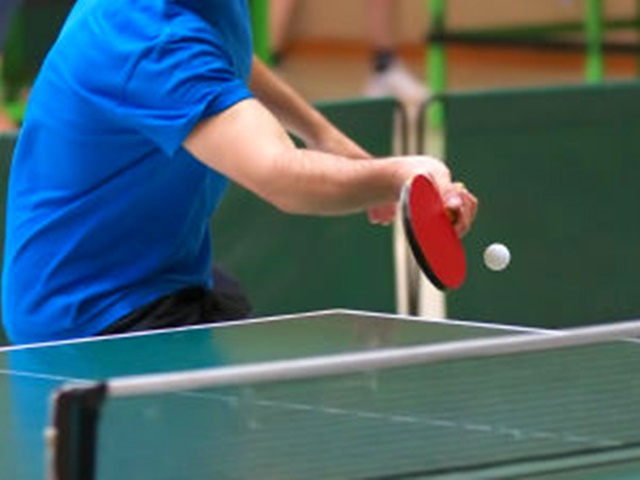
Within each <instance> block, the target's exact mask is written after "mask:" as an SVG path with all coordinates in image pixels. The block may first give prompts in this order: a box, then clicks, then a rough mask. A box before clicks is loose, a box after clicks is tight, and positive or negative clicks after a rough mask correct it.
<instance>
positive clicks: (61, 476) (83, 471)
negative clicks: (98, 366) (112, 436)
mask: <svg viewBox="0 0 640 480" xmlns="http://www.w3.org/2000/svg"><path fill="white" fill-rule="evenodd" d="M107 390H108V389H107V384H106V383H105V382H94V383H83V384H74V385H68V386H64V387H62V388H61V389H59V390H57V391H56V392H55V393H54V394H53V396H52V399H51V402H52V414H51V421H50V424H49V427H48V428H47V431H46V432H45V437H46V452H47V463H48V468H49V471H48V477H47V478H48V479H49V480H94V479H95V475H96V447H97V442H98V422H99V419H100V410H101V408H102V404H103V403H104V399H105V397H106V395H107Z"/></svg>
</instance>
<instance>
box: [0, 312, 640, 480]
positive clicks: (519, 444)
mask: <svg viewBox="0 0 640 480" xmlns="http://www.w3.org/2000/svg"><path fill="white" fill-rule="evenodd" d="M595 328H596V329H597V328H599V327H595ZM636 328H637V325H636ZM639 331H640V330H639ZM625 332H627V333H628V331H627V330H625ZM561 336H562V335H561V334H558V332H555V331H542V330H532V329H526V328H519V327H508V326H501V325H492V324H488V323H473V322H460V321H452V320H428V319H421V318H415V317H406V316H398V315H388V314H376V313H371V312H360V311H349V310H331V311H323V312H312V313H306V314H300V315H287V316H281V317H273V318H264V319H254V320H248V321H245V322H232V323H226V324H219V325H216V326H203V327H195V328H186V329H178V330H169V331H159V332H153V333H142V334H134V335H123V336H116V337H108V338H106V337H104V338H97V339H86V340H78V341H68V342H60V343H51V344H44V345H33V346H22V347H8V348H5V349H3V350H1V351H0V369H1V374H2V379H1V381H0V382H1V383H0V432H2V433H1V435H2V441H1V443H0V478H7V479H20V480H31V479H42V478H46V475H47V471H48V467H47V461H46V460H45V459H46V458H47V451H48V449H47V442H46V441H45V437H46V435H45V432H49V433H51V430H50V427H49V429H48V425H49V420H50V418H51V415H50V412H51V398H52V394H53V392H54V391H58V390H59V389H60V388H61V387H62V386H63V385H69V384H71V385H75V384H78V385H83V384H85V383H87V381H95V380H98V381H102V380H103V379H110V378H114V377H119V378H120V377H122V378H125V379H126V378H130V376H134V377H135V378H140V377H138V376H140V375H143V377H142V378H147V377H156V376H162V375H175V374H176V373H177V374H183V373H184V374H185V375H188V372H200V371H202V372H229V373H231V374H232V375H231V377H230V378H232V379H234V380H238V379H239V378H240V377H242V375H241V374H243V373H247V371H249V370H252V369H255V367H258V368H259V367H261V366H267V367H269V366H273V365H275V366H276V367H277V369H280V370H282V366H283V365H286V364H289V365H293V364H296V363H298V364H302V365H303V366H305V365H306V367H309V365H311V363H309V362H314V361H323V360H327V359H328V360H329V362H331V361H332V359H341V358H347V359H351V360H353V359H356V360H358V359H362V358H364V357H376V358H378V359H380V358H382V359H383V360H384V359H385V358H387V357H390V356H393V355H397V354H398V353H400V354H402V355H405V354H406V353H407V352H409V351H416V352H423V351H425V349H427V350H428V349H431V350H432V353H433V351H437V352H440V353H442V352H445V354H444V356H442V355H441V358H440V360H438V361H435V362H431V363H428V364H423V363H422V362H417V363H416V362H413V363H410V364H407V365H406V366H402V365H392V366H391V368H380V364H376V363H375V362H373V363H372V364H371V367H370V368H367V367H365V368H361V367H358V368H355V369H351V370H346V371H345V372H343V373H338V374H336V373H335V372H334V373H327V374H325V375H320V374H317V372H316V373H315V374H314V373H313V372H312V370H313V369H309V372H311V373H310V375H309V376H308V378H305V377H304V376H302V377H300V375H298V376H296V377H295V378H293V377H291V378H284V379H283V380H280V381H278V380H277V379H275V380H274V379H271V380H269V381H259V380H255V379H254V380H253V381H249V380H248V381H243V380H238V381H232V382H228V384H224V382H223V383H222V384H219V385H217V386H215V387H213V388H206V389H202V388H198V389H185V390H183V391H171V392H166V393H160V394H153V393H148V392H147V393H143V394H142V395H140V396H137V397H126V398H118V399H107V400H105V402H104V404H103V406H102V409H101V412H100V421H99V435H98V439H97V444H98V446H97V453H96V472H95V474H96V476H95V478H97V479H101V480H110V479H123V478H127V479H135V480H146V479H154V480H157V479H178V478H180V479H182V478H189V479H191V480H198V479H227V478H229V479H245V478H251V479H257V478H259V479H347V478H348V479H356V478H357V479H409V478H411V479H413V478H438V479H465V478H476V479H477V478H490V479H494V478H531V479H533V478H545V479H550V478H551V479H554V480H574V479H588V480H600V479H608V480H610V479H631V478H640V408H639V407H638V405H639V404H640V345H638V344H637V343H636V342H635V341H634V340H630V339H628V335H627V334H626V333H625V334H624V335H622V336H621V339H613V340H612V341H602V342H597V343H596V344H589V345H586V346H582V345H577V346H576V345H569V346H566V347H564V348H552V349H549V350H545V351H542V352H541V351H529V349H528V348H526V345H528V341H529V340H531V339H533V340H535V341H536V342H537V341H539V340H540V338H541V337H544V339H546V338H548V339H550V341H552V342H554V341H557V339H558V338H559V337H561ZM533 337H535V338H533ZM634 337H635V336H634ZM616 338H617V337H616ZM519 339H524V342H523V343H522V346H524V347H525V348H523V349H522V351H521V352H515V353H514V352H511V353H508V354H496V355H487V354H486V351H485V350H486V349H485V348H484V347H486V346H487V345H488V344H490V343H492V342H493V343H495V344H496V346H498V347H500V345H506V344H508V342H514V341H515V342H517V341H518V340H519ZM467 345H475V346H479V347H480V350H476V351H475V353H470V354H469V355H462V356H458V357H451V356H450V355H449V352H451V351H452V349H453V350H455V347H458V349H460V347H462V350H463V351H464V350H465V349H466V346H467ZM467 350H468V349H467ZM469 351H470V352H471V350H469ZM483 352H484V353H483ZM503 353H504V352H503ZM387 360H388V358H387ZM305 362H307V363H305ZM376 365H378V366H376ZM306 367H305V368H306ZM299 370H300V369H298V373H299ZM235 372H238V374H239V375H238V376H236V375H235ZM247 378H248V377H247ZM49 440H51V438H49Z"/></svg>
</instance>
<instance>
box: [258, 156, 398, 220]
mask: <svg viewBox="0 0 640 480" xmlns="http://www.w3.org/2000/svg"><path fill="white" fill-rule="evenodd" d="M397 167H398V165H397V161H396V160H394V159H384V160H379V161H376V162H353V161H350V160H349V159H347V158H345V157H340V156H336V155H331V154H326V153H321V152H316V151H311V150H304V149H297V148H294V147H288V148H283V149H282V150H281V151H280V152H278V153H274V154H273V156H272V157H271V159H270V160H269V161H268V162H267V163H266V164H265V166H264V169H263V170H262V171H261V172H260V173H258V174H257V175H256V177H255V180H254V181H255V183H253V184H251V185H247V187H248V188H250V189H252V190H253V191H254V192H256V193H257V194H258V195H260V196H261V197H263V198H264V199H265V200H267V201H268V202H269V203H271V204H272V205H274V206H276V207H277V208H279V209H280V210H282V211H285V212H287V213H293V214H313V215H346V214H350V213H356V212H361V211H364V210H366V209H368V208H371V207H374V206H377V205H381V204H388V203H393V202H395V201H397V199H398V197H399V194H400V189H401V187H402V185H403V183H404V177H403V176H402V174H401V172H399V170H398V168H397Z"/></svg>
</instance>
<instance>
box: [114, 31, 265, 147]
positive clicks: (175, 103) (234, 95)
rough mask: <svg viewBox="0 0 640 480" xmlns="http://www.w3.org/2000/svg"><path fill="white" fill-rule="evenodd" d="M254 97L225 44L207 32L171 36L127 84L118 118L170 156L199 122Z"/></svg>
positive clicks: (138, 65)
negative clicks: (235, 67) (237, 70)
mask: <svg viewBox="0 0 640 480" xmlns="http://www.w3.org/2000/svg"><path fill="white" fill-rule="evenodd" d="M251 96H252V94H251V92H250V90H249V88H248V86H247V84H246V81H245V80H244V79H243V78H242V77H241V76H240V75H239V74H238V73H237V72H236V69H234V66H233V59H232V57H231V56H230V54H229V53H228V52H227V51H226V49H225V44H224V41H223V40H222V39H221V38H220V37H218V36H217V35H216V34H215V31H213V30H211V29H209V28H208V27H206V26H201V27H198V28H191V29H189V31H188V32H187V33H182V32H169V33H167V34H166V35H165V37H164V38H163V39H162V41H160V42H157V43H156V44H155V45H154V46H153V47H152V48H150V49H149V50H148V51H147V52H146V54H145V55H141V56H140V58H139V59H138V61H137V63H136V65H135V66H134V68H132V70H131V74H130V76H129V77H128V78H127V79H126V82H125V86H124V89H123V92H122V95H121V101H120V103H119V107H118V108H119V110H121V111H120V112H119V114H120V115H121V118H123V119H125V121H126V122H128V123H130V124H131V126H132V127H133V128H135V129H136V130H138V131H140V132H141V133H142V134H143V135H145V136H147V137H148V138H150V139H151V140H152V141H153V142H155V143H156V144H157V145H158V146H159V147H160V148H162V149H163V150H164V151H165V152H166V153H167V154H168V155H173V154H174V153H175V152H176V151H177V149H178V148H179V147H180V146H181V144H182V143H183V142H184V140H185V138H186V137H187V136H188V135H189V133H190V132H191V130H192V129H193V128H194V126H195V125H196V123H198V121H200V120H202V119H204V118H207V117H210V116H213V115H216V114H217V113H219V112H222V111H224V110H226V109H227V108H229V107H231V106H232V105H234V104H236V103H238V102H240V101H241V100H244V99H246V98H250V97H251Z"/></svg>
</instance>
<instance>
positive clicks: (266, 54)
mask: <svg viewBox="0 0 640 480" xmlns="http://www.w3.org/2000/svg"><path fill="white" fill-rule="evenodd" d="M251 21H252V24H253V44H254V51H255V53H256V55H257V56H258V57H260V58H261V59H262V60H263V61H264V62H266V63H268V64H269V63H271V41H270V34H269V0H251Z"/></svg>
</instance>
